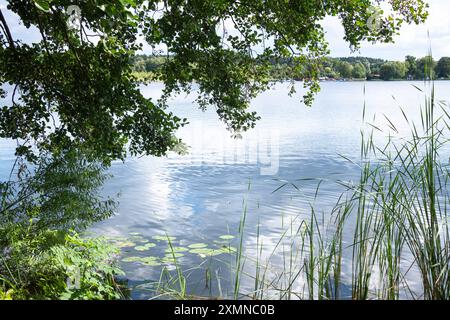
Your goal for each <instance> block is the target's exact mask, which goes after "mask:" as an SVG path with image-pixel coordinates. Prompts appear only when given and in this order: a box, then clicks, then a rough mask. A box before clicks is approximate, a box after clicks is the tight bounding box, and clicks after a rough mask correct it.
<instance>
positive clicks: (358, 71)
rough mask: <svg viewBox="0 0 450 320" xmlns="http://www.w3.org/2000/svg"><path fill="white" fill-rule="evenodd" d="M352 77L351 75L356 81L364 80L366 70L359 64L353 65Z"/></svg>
mask: <svg viewBox="0 0 450 320" xmlns="http://www.w3.org/2000/svg"><path fill="white" fill-rule="evenodd" d="M352 75H353V78H356V79H365V78H366V68H365V67H364V65H363V64H362V63H361V62H358V63H357V64H355V66H354V67H353V72H352Z"/></svg>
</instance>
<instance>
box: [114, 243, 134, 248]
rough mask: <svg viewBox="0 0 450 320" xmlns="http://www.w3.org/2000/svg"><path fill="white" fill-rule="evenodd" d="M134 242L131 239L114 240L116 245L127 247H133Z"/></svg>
mask: <svg viewBox="0 0 450 320" xmlns="http://www.w3.org/2000/svg"><path fill="white" fill-rule="evenodd" d="M135 245H136V243H134V242H131V241H118V242H116V246H117V247H119V248H128V247H134V246H135Z"/></svg>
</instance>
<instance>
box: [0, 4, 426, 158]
mask: <svg viewBox="0 0 450 320" xmlns="http://www.w3.org/2000/svg"><path fill="white" fill-rule="evenodd" d="M74 3H75V4H77V5H78V7H74V6H73V4H74ZM377 3H378V4H380V5H381V3H385V4H387V5H388V6H390V7H391V8H392V15H389V16H388V15H386V16H384V17H380V19H381V21H380V22H381V23H380V24H379V25H380V28H373V27H372V25H370V24H368V23H367V21H369V20H370V21H371V20H373V19H372V18H373V10H371V9H372V4H371V2H370V1H367V0H349V1H345V2H342V1H331V2H328V3H327V4H326V5H324V4H323V3H322V2H320V1H319V2H312V3H310V2H308V3H306V2H304V1H253V0H252V1H231V0H204V1H193V0H168V1H153V0H150V1H148V0H145V1H144V0H109V1H106V0H86V1H69V0H9V1H8V6H7V10H10V11H12V12H14V13H15V14H17V15H18V17H19V18H20V20H21V23H22V24H23V25H24V26H25V27H27V28H29V27H34V28H36V29H37V30H38V31H39V33H40V35H41V41H40V42H38V43H34V44H25V43H23V41H21V39H20V38H18V36H19V35H17V34H14V33H13V32H11V29H10V28H9V26H8V21H7V19H5V16H4V15H3V12H2V11H4V10H5V9H4V8H2V9H0V30H1V31H0V61H1V63H0V84H1V85H3V84H5V83H10V84H12V86H13V87H12V89H10V90H9V91H10V93H11V95H12V102H11V104H10V105H5V106H3V107H2V108H1V109H0V137H3V138H12V139H18V140H20V141H21V142H22V145H21V146H20V147H19V148H18V149H17V154H18V155H23V156H26V157H27V158H28V159H29V160H35V159H36V155H35V153H34V151H33V150H34V149H33V148H32V146H36V147H37V150H38V151H51V152H52V153H58V152H61V150H63V149H65V148H67V147H69V146H70V147H76V148H78V149H79V150H92V151H94V152H92V154H94V155H95V156H96V157H99V158H101V159H102V160H103V161H105V162H109V161H111V160H112V159H116V158H120V159H123V158H124V157H125V156H126V155H127V153H128V152H130V153H131V154H135V155H156V156H160V155H164V154H166V153H167V151H169V150H171V149H176V147H177V146H178V145H179V143H180V140H179V139H177V138H176V137H175V133H176V131H177V129H179V128H180V126H183V125H185V124H186V123H187V120H186V119H180V118H178V117H176V116H175V115H174V114H172V113H170V112H168V111H167V101H168V98H169V97H170V96H171V95H172V94H174V93H177V92H179V91H182V90H185V91H189V90H191V84H192V83H194V82H195V83H197V84H198V98H197V100H196V101H197V102H198V104H199V105H200V106H201V107H202V108H207V107H209V106H214V107H215V109H216V110H217V114H218V116H219V118H220V119H221V120H223V121H224V122H225V123H226V125H227V127H228V128H229V129H230V130H232V131H244V130H248V129H250V128H252V127H254V125H255V122H256V121H257V120H258V119H259V117H258V116H257V114H256V113H254V112H249V111H248V108H249V105H250V100H251V99H252V98H253V97H255V96H256V95H257V94H259V93H260V92H261V91H264V90H266V89H267V88H268V87H269V79H270V67H269V66H270V64H271V62H272V61H274V60H281V59H285V58H292V61H293V66H292V70H293V72H294V73H295V72H296V73H298V74H301V75H302V77H303V78H307V79H308V80H306V81H305V86H307V87H309V89H310V90H309V91H308V94H306V95H305V97H304V102H305V103H306V104H308V105H310V104H311V103H312V100H313V97H314V93H315V92H317V91H318V90H319V86H318V82H317V78H318V73H319V65H320V61H321V59H322V58H323V57H324V56H325V55H326V54H327V53H328V49H327V44H326V41H325V37H324V31H323V29H322V27H321V26H320V21H322V20H323V19H324V18H325V17H326V16H337V17H339V19H340V20H341V22H342V25H343V26H344V29H345V39H346V40H347V41H348V42H349V44H350V46H351V47H352V48H353V49H356V48H358V47H359V44H360V43H361V41H364V40H368V41H382V42H388V41H392V37H393V35H394V34H396V33H397V32H398V31H399V30H400V27H401V24H402V22H406V23H421V22H423V21H424V20H425V19H426V17H427V4H426V3H425V1H424V0H410V1H391V0H390V1H387V0H381V1H378V2H377ZM68 22H70V23H68ZM230 26H231V27H230ZM142 38H144V42H146V43H147V44H148V45H149V46H151V47H153V48H154V49H155V50H156V48H160V47H162V46H164V47H166V48H167V53H170V59H169V58H168V59H166V60H165V61H164V64H163V66H162V68H161V72H160V73H159V80H161V81H163V82H164V85H165V89H164V95H163V97H162V99H160V100H159V101H153V100H151V99H148V98H145V97H144V96H143V95H142V94H141V92H140V90H139V82H138V81H137V79H136V78H135V77H133V74H132V68H131V61H132V58H133V56H134V55H135V53H136V52H137V51H138V50H139V49H141V48H142V46H143V44H142ZM269 43H270V45H268V44H269ZM261 48H262V49H261ZM305 62H308V68H304V67H303V65H304V63H305ZM305 70H306V71H305ZM303 72H307V74H302V73H303ZM0 94H2V95H3V96H4V95H5V93H4V92H0Z"/></svg>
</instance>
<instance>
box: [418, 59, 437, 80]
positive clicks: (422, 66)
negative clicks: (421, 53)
mask: <svg viewBox="0 0 450 320" xmlns="http://www.w3.org/2000/svg"><path fill="white" fill-rule="evenodd" d="M435 68H436V61H434V59H433V57H432V56H426V57H423V58H421V59H418V60H417V61H416V75H415V78H416V79H420V80H423V79H432V78H434V77H435V71H434V70H435Z"/></svg>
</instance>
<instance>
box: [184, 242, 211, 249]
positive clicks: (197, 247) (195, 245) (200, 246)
mask: <svg viewBox="0 0 450 320" xmlns="http://www.w3.org/2000/svg"><path fill="white" fill-rule="evenodd" d="M207 246H208V245H207V244H206V243H194V244H191V245H189V246H188V248H189V249H202V248H206V247H207Z"/></svg>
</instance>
